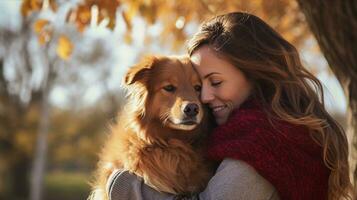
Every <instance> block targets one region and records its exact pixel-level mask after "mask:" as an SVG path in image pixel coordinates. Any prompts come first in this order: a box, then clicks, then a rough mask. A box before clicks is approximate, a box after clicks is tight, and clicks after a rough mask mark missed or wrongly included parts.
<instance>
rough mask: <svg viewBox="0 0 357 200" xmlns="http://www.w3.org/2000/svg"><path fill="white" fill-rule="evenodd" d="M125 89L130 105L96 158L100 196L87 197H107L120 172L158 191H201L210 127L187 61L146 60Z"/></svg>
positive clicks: (207, 171) (206, 176)
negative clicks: (112, 180) (203, 151)
mask: <svg viewBox="0 0 357 200" xmlns="http://www.w3.org/2000/svg"><path fill="white" fill-rule="evenodd" d="M124 84H125V87H126V88H127V90H128V93H129V100H128V103H127V104H126V106H125V107H124V109H123V111H122V112H121V114H120V116H119V120H118V123H116V124H114V125H113V126H112V128H111V135H110V137H109V138H108V140H107V143H106V144H105V146H104V148H103V151H102V153H101V155H100V162H99V165H98V170H97V173H96V178H97V180H96V183H95V189H96V190H97V191H98V190H99V191H100V190H101V191H102V192H95V193H97V194H95V195H92V197H91V198H92V199H94V197H93V196H96V197H95V199H97V198H98V195H99V196H100V197H99V199H107V198H108V197H107V196H106V195H105V194H104V193H103V191H105V185H106V182H107V179H108V176H109V175H110V174H111V173H112V172H113V170H115V169H120V168H123V169H125V170H129V171H130V172H132V173H135V174H136V175H138V176H140V177H142V178H143V180H144V181H145V183H146V184H148V185H150V186H151V187H153V188H155V189H156V190H158V191H161V192H167V193H172V194H189V193H195V192H199V191H201V190H202V189H203V188H204V187H205V186H206V184H207V182H208V180H209V178H210V177H211V176H212V171H211V170H210V168H211V167H210V165H209V164H208V163H207V162H205V161H204V159H203V157H202V154H201V153H200V151H201V149H202V147H203V143H204V137H205V135H207V134H208V131H209V129H210V128H209V126H208V125H210V124H212V122H211V121H210V122H208V120H209V119H208V117H209V116H208V114H207V113H205V109H204V108H203V106H202V105H201V103H200V101H199V93H200V80H199V77H198V76H197V74H196V73H195V71H194V69H193V67H192V65H191V63H190V61H189V59H188V58H186V57H147V58H146V59H144V60H143V61H142V62H141V63H139V64H138V65H136V66H134V67H132V68H131V69H129V71H128V72H127V74H126V76H125V80H124ZM189 104H190V105H189ZM190 106H191V107H190ZM187 108H191V110H190V109H189V110H188V111H190V112H187ZM192 108H194V109H195V111H198V113H196V112H194V113H193V114H192V111H193V110H192ZM185 109H186V110H185ZM190 113H191V114H190ZM189 115H194V116H189Z"/></svg>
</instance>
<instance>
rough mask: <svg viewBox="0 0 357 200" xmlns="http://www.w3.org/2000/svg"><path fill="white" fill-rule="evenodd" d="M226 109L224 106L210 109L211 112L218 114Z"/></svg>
mask: <svg viewBox="0 0 357 200" xmlns="http://www.w3.org/2000/svg"><path fill="white" fill-rule="evenodd" d="M226 107H227V106H226V105H223V106H215V107H211V110H212V111H213V112H219V111H221V110H223V109H225V108H226Z"/></svg>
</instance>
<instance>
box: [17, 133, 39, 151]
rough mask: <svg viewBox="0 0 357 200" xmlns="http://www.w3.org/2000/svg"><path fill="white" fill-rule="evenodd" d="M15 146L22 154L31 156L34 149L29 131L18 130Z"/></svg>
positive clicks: (32, 138) (32, 137)
mask: <svg viewBox="0 0 357 200" xmlns="http://www.w3.org/2000/svg"><path fill="white" fill-rule="evenodd" d="M14 144H15V146H16V147H17V149H19V150H21V151H22V152H24V153H26V154H28V155H31V152H32V151H33V147H34V145H33V144H34V136H33V134H32V133H31V131H26V130H20V131H18V132H17V133H16V134H15V141H14Z"/></svg>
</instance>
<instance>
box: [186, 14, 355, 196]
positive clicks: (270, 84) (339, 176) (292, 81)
mask: <svg viewBox="0 0 357 200" xmlns="http://www.w3.org/2000/svg"><path fill="white" fill-rule="evenodd" d="M202 45H209V47H210V48H212V49H213V50H215V51H216V52H217V53H218V55H219V56H222V57H224V58H225V59H226V60H227V61H229V62H230V63H231V64H233V65H234V66H236V67H237V68H238V69H239V70H241V71H242V72H243V73H244V74H245V75H246V77H247V78H248V79H249V80H251V81H252V83H253V84H254V95H255V96H256V97H257V98H258V99H261V100H262V101H263V104H265V105H267V106H269V108H270V110H272V112H268V115H269V116H270V118H271V119H273V118H278V119H282V120H285V121H287V122H290V123H292V124H297V125H304V126H306V127H308V129H309V131H310V134H311V137H312V139H313V140H314V141H315V142H316V143H317V144H318V145H320V146H321V147H322V150H323V151H322V156H323V160H324V163H325V165H326V167H328V168H329V169H330V170H331V174H330V177H329V193H328V197H329V199H330V200H332V199H341V198H346V199H352V197H351V196H350V193H349V192H351V191H352V190H351V189H352V185H351V182H350V179H349V168H348V143H347V138H346V135H345V132H344V130H343V129H342V127H341V126H340V125H339V124H338V123H337V122H336V121H335V120H334V119H333V118H332V117H331V116H330V114H329V113H328V112H327V111H326V110H325V106H324V101H323V99H324V98H323V87H322V85H321V83H320V81H319V80H318V79H317V78H316V77H315V76H314V75H312V74H311V73H310V72H309V71H307V70H306V69H305V68H304V67H303V66H302V63H301V60H300V57H299V54H298V51H297V50H296V48H295V47H294V46H293V45H291V44H290V43H289V42H287V41H286V40H285V39H284V38H282V36H281V35H280V34H278V33H277V32H276V31H275V30H273V29H272V28H271V27H270V26H269V25H268V24H266V23H265V22H264V21H263V20H261V19H260V18H258V17H256V16H254V15H251V14H248V13H242V12H234V13H228V14H224V15H219V16H216V17H214V18H212V19H210V20H208V21H206V22H204V23H203V24H202V25H201V27H200V30H199V31H198V32H197V33H196V34H195V35H194V36H193V38H192V39H191V40H190V41H189V42H188V53H189V55H192V53H193V52H194V51H195V50H197V49H198V48H200V47H201V46H202Z"/></svg>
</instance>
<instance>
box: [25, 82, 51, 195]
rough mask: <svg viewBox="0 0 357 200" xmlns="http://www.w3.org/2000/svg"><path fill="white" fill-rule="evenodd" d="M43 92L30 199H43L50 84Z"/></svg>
mask: <svg viewBox="0 0 357 200" xmlns="http://www.w3.org/2000/svg"><path fill="white" fill-rule="evenodd" d="M44 87H45V88H44V89H43V93H42V106H41V119H40V125H39V129H38V135H37V143H36V151H35V155H34V160H33V166H32V171H31V185H30V200H41V199H42V196H43V195H42V193H43V191H42V190H43V179H44V174H45V167H46V156H47V145H48V141H47V138H48V137H47V136H48V130H49V115H50V108H49V103H48V95H49V94H48V93H49V85H46V86H44Z"/></svg>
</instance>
